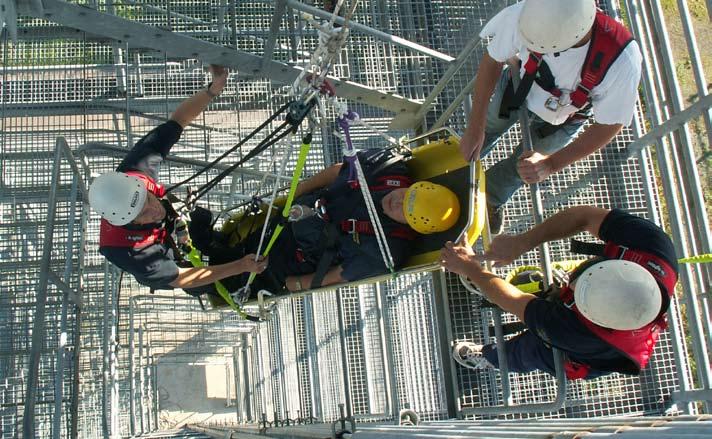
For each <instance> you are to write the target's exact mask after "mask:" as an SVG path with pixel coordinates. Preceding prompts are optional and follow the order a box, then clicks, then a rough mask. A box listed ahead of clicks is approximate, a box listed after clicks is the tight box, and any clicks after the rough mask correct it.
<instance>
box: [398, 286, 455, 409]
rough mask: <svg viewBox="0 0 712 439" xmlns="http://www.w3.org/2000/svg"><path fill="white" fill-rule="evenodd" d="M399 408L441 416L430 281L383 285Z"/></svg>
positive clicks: (436, 347) (439, 376)
mask: <svg viewBox="0 0 712 439" xmlns="http://www.w3.org/2000/svg"><path fill="white" fill-rule="evenodd" d="M385 288H387V290H386V291H387V300H388V313H389V319H390V321H389V326H390V330H391V334H390V342H391V344H392V349H393V355H394V362H395V364H396V368H395V373H396V380H397V381H396V382H397V391H398V397H399V400H400V401H399V402H400V407H399V408H404V407H405V406H406V405H409V406H410V407H411V408H412V409H413V410H415V411H417V412H418V413H420V414H421V416H423V417H425V418H430V419H438V418H441V417H443V416H445V415H446V413H443V410H444V401H443V393H442V392H443V385H442V377H441V375H440V373H439V370H440V367H441V359H440V358H439V357H438V354H437V352H438V339H437V336H436V334H435V320H434V316H433V297H432V296H433V293H432V291H433V286H432V277H431V276H430V275H429V274H427V273H425V274H421V275H405V276H400V277H399V278H398V279H397V280H395V281H389V282H388V283H386V284H385Z"/></svg>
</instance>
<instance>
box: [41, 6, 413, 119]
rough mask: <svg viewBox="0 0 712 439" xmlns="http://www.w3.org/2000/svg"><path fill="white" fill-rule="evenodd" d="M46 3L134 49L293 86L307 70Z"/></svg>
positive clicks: (61, 19) (381, 98) (408, 110)
mask: <svg viewBox="0 0 712 439" xmlns="http://www.w3.org/2000/svg"><path fill="white" fill-rule="evenodd" d="M44 6H45V12H44V14H42V15H41V16H37V18H42V19H46V20H51V21H54V22H56V23H59V24H61V25H63V26H67V27H71V28H75V29H80V30H83V31H85V32H89V33H93V34H98V35H103V36H106V37H108V38H111V39H114V40H117V41H121V42H126V43H127V46H128V47H129V48H150V49H154V50H158V51H161V52H164V53H165V54H166V56H167V57H169V58H195V59H200V60H201V61H203V62H204V63H207V64H220V65H224V66H227V67H230V68H233V69H237V70H238V71H239V72H240V74H241V76H242V77H243V78H244V77H265V76H266V77H268V78H270V79H272V80H274V81H276V82H279V83H282V84H291V83H292V82H293V81H294V80H295V79H296V78H297V76H298V75H299V74H300V73H301V72H302V70H303V69H302V68H300V67H296V66H290V65H288V64H284V63H281V62H277V61H270V62H268V63H266V64H265V65H264V66H263V65H262V57H260V56H258V55H253V54H251V53H247V52H243V51H240V50H235V49H231V48H227V47H223V46H220V45H218V44H214V43H210V42H207V41H201V40H198V39H195V38H192V37H190V36H186V35H181V34H177V33H174V32H171V31H169V30H166V29H160V28H157V27H153V26H148V25H145V24H141V23H137V22H135V21H131V20H126V19H123V18H120V17H117V16H114V15H111V14H106V13H103V12H99V11H97V10H94V9H91V8H87V7H84V6H80V5H75V4H72V3H67V2H65V1H62V0H44ZM263 67H264V68H263ZM329 80H330V81H331V82H332V83H333V84H334V87H335V88H336V92H337V94H338V95H339V96H341V97H344V98H347V99H352V100H357V101H359V102H362V103H365V104H368V105H372V106H374V107H378V108H383V109H385V110H389V111H392V112H394V113H396V117H395V120H394V126H397V127H401V128H407V127H410V126H413V124H414V120H415V119H414V116H415V113H417V111H418V110H419V109H420V103H418V102H416V101H413V100H410V99H406V98H404V97H402V96H398V95H395V94H391V93H385V92H382V91H379V90H375V89H373V88H370V87H366V86H364V85H361V84H358V83H355V82H351V81H345V80H340V79H338V78H334V77H329Z"/></svg>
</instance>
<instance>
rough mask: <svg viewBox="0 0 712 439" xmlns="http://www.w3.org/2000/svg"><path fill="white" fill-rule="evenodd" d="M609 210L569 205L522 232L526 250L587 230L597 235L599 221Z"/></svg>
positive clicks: (601, 220)
mask: <svg viewBox="0 0 712 439" xmlns="http://www.w3.org/2000/svg"><path fill="white" fill-rule="evenodd" d="M609 212H610V210H608V209H601V208H599V207H594V206H576V207H571V208H568V209H565V210H562V211H561V212H559V213H557V214H556V215H554V216H552V217H549V218H547V219H546V220H545V221H544V222H543V223H541V224H539V225H538V226H536V227H534V228H533V229H531V230H529V231H528V232H526V233H524V234H522V235H521V236H522V238H523V240H524V242H526V243H527V246H528V247H529V248H528V250H531V249H532V248H534V247H536V246H538V245H539V244H542V243H544V242H549V241H555V240H557V239H564V238H567V237H569V236H573V235H576V234H577V233H580V232H583V231H588V232H589V233H591V234H592V235H595V236H598V231H599V229H600V228H601V223H602V222H603V220H604V219H605V217H606V215H608V213H609Z"/></svg>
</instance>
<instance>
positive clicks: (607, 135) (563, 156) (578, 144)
mask: <svg viewBox="0 0 712 439" xmlns="http://www.w3.org/2000/svg"><path fill="white" fill-rule="evenodd" d="M621 128H623V125H620V124H616V125H603V124H598V123H596V124H593V125H591V126H590V127H588V128H587V129H586V130H585V131H584V132H583V133H581V135H580V136H578V137H577V138H576V140H574V141H573V142H571V143H570V144H569V145H568V146H567V147H566V148H563V149H561V150H559V151H557V152H555V153H554V154H552V155H551V156H549V161H550V163H551V168H552V171H553V172H559V171H561V170H562V169H564V168H565V167H567V166H568V165H570V164H572V163H574V162H576V161H578V160H581V159H582V158H585V157H588V156H589V155H591V154H593V153H594V152H596V151H598V150H599V149H601V148H603V147H604V146H606V145H607V144H608V143H609V142H610V141H611V140H612V139H613V138H614V137H615V136H616V134H618V133H619V132H620V130H621Z"/></svg>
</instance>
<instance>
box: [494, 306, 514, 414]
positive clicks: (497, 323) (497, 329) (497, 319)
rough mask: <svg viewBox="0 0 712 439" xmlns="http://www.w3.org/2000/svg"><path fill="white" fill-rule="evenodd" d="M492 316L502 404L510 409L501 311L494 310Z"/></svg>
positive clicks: (510, 398)
mask: <svg viewBox="0 0 712 439" xmlns="http://www.w3.org/2000/svg"><path fill="white" fill-rule="evenodd" d="M492 314H493V316H494V336H495V339H496V340H497V346H498V349H497V363H499V364H498V365H497V366H498V367H497V369H499V373H500V378H501V380H502V404H504V406H505V407H510V406H511V405H512V404H514V398H513V397H512V388H511V386H510V382H509V361H508V360H507V350H506V348H505V346H506V345H505V340H504V331H503V330H502V310H501V309H499V308H495V309H494V310H493V312H492Z"/></svg>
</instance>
